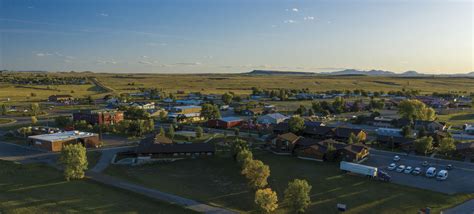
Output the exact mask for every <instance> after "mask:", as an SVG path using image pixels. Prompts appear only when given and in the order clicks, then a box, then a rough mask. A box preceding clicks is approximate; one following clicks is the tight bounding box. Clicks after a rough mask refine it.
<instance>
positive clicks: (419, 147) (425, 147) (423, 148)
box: [414, 136, 433, 155]
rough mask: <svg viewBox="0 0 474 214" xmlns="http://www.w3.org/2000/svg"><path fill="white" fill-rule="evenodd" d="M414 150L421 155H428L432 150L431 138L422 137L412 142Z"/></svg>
mask: <svg viewBox="0 0 474 214" xmlns="http://www.w3.org/2000/svg"><path fill="white" fill-rule="evenodd" d="M414 146H415V150H416V151H417V152H418V153H421V154H425V155H426V154H428V153H429V152H431V151H432V150H433V138H432V137H426V136H425V137H422V138H418V139H416V140H415V141H414Z"/></svg>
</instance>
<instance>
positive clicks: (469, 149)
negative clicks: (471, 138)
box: [456, 142, 474, 158]
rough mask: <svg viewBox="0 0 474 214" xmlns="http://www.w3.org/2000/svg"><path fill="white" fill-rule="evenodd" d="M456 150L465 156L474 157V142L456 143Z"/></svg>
mask: <svg viewBox="0 0 474 214" xmlns="http://www.w3.org/2000/svg"><path fill="white" fill-rule="evenodd" d="M456 152H457V153H458V154H461V155H463V156H464V157H471V158H473V157H474V142H470V143H458V144H456Z"/></svg>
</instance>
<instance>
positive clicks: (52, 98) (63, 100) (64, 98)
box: [48, 94, 74, 103]
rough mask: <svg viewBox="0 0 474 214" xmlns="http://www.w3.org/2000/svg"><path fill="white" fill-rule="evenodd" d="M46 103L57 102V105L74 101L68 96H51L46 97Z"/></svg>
mask: <svg viewBox="0 0 474 214" xmlns="http://www.w3.org/2000/svg"><path fill="white" fill-rule="evenodd" d="M48 101H50V102H57V103H66V102H70V101H74V97H73V96H71V95H68V94H60V95H51V96H49V97H48Z"/></svg>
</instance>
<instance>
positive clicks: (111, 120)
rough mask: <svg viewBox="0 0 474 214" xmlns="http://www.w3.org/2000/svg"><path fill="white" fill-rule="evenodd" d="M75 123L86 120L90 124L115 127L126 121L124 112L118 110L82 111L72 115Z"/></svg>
mask: <svg viewBox="0 0 474 214" xmlns="http://www.w3.org/2000/svg"><path fill="white" fill-rule="evenodd" d="M72 118H73V120H74V121H81V120H84V121H86V122H87V123H89V124H92V125H95V124H98V125H102V124H105V125H113V124H117V123H119V122H120V121H122V120H123V119H124V115H123V111H117V110H109V109H103V110H80V111H78V112H74V113H73V114H72Z"/></svg>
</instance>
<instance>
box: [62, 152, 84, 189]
mask: <svg viewBox="0 0 474 214" xmlns="http://www.w3.org/2000/svg"><path fill="white" fill-rule="evenodd" d="M59 161H60V164H61V165H62V166H63V169H64V177H65V178H66V180H67V181H69V180H71V179H81V178H84V173H85V171H86V170H87V165H88V163H87V155H86V148H85V147H84V146H82V145H81V144H69V145H64V146H63V148H62V150H61V156H60V157H59Z"/></svg>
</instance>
